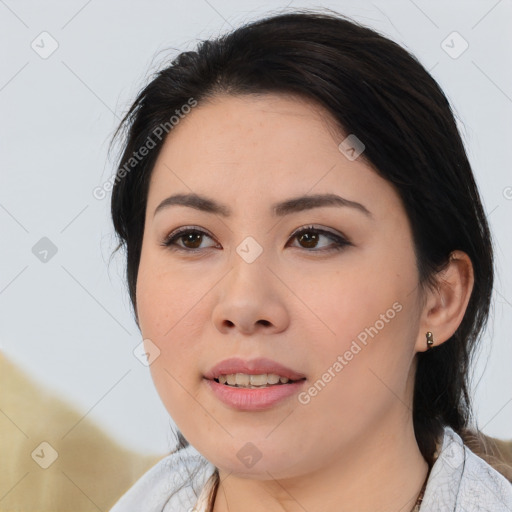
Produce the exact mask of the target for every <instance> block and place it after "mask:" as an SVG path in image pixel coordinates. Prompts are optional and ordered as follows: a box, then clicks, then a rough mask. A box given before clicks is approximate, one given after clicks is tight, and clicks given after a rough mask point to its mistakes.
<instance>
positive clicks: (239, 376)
mask: <svg viewBox="0 0 512 512" xmlns="http://www.w3.org/2000/svg"><path fill="white" fill-rule="evenodd" d="M305 381H306V376H305V375H304V374H303V373H299V372H297V371H295V370H292V369H291V368H288V367H286V366H284V365H282V364H281V363H278V362H277V361H273V360H271V359H266V358H258V359H251V360H249V361H246V360H243V359H240V358H236V357H235V358H230V359H226V360H224V361H221V362H220V363H218V364H216V365H215V366H214V367H213V368H212V369H211V370H210V371H208V372H207V373H206V374H205V375H204V382H205V384H207V386H208V388H209V389H210V391H211V392H212V393H213V395H214V396H216V397H217V398H218V399H219V400H220V401H221V402H223V403H224V404H226V405H228V406H230V407H232V408H234V409H237V410H240V411H262V410H266V409H269V408H271V407H274V406H277V405H278V404H280V403H282V402H284V401H285V400H287V399H290V398H291V397H292V396H293V395H295V394H296V393H298V392H299V391H300V389H302V387H303V386H304V385H305Z"/></svg>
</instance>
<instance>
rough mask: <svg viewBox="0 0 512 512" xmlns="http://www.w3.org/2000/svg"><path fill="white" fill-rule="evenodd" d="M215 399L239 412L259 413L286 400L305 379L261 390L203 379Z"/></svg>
mask: <svg viewBox="0 0 512 512" xmlns="http://www.w3.org/2000/svg"><path fill="white" fill-rule="evenodd" d="M204 380H205V381H206V384H207V385H208V386H209V387H210V389H211V390H212V391H213V393H214V394H215V395H216V396H217V398H218V399H219V400H220V401H221V402H223V403H225V404H226V405H230V406H231V407H234V408H235V409H239V410H241V411H261V410H263V409H268V408H269V407H272V406H274V405H276V404H277V403H279V402H281V401H282V400H284V399H285V398H288V397H290V396H292V395H294V394H295V393H297V391H298V390H299V389H300V388H301V387H302V386H303V385H304V383H305V382H306V380H305V379H303V380H299V381H296V382H292V383H289V384H278V385H275V386H269V387H268V388H261V389H254V388H253V389H248V388H234V387H231V386H226V385H225V384H220V383H219V382H216V381H214V380H210V379H204Z"/></svg>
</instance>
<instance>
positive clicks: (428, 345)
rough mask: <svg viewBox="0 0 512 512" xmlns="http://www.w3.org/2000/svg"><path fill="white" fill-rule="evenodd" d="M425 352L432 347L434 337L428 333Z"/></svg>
mask: <svg viewBox="0 0 512 512" xmlns="http://www.w3.org/2000/svg"><path fill="white" fill-rule="evenodd" d="M426 336H427V350H430V349H431V348H432V347H433V346H434V335H433V334H432V333H431V332H430V331H428V332H427V334H426Z"/></svg>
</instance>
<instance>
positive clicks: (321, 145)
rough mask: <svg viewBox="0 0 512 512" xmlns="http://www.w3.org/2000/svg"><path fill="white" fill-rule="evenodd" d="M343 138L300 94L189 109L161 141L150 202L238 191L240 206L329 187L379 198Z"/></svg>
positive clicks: (221, 100) (379, 183)
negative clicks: (347, 153)
mask: <svg viewBox="0 0 512 512" xmlns="http://www.w3.org/2000/svg"><path fill="white" fill-rule="evenodd" d="M344 138H345V135H344V134H343V133H342V132H341V130H340V129H339V128H337V126H336V123H335V121H334V119H333V118H332V116H331V115H330V114H329V113H328V112H327V111H325V110H324V109H323V108H322V107H320V106H318V105H317V104H316V103H313V102H311V101H307V100H305V99H304V98H301V97H291V96H282V95H250V96H228V95H225V96H219V97H215V98H213V100H212V101H208V102H206V103H200V104H198V105H197V106H196V107H194V108H192V109H191V112H190V113H189V114H187V115H185V116H183V119H181V120H180V122H179V123H178V124H177V125H176V126H175V127H174V128H173V129H172V131H171V132H170V133H169V135H168V136H167V138H166V140H165V143H164V144H163V146H162V149H161V151H160V154H159V157H158V159H157V162H156V164H155V167H154V169H153V173H152V178H151V185H150V193H149V197H148V204H150V205H151V204H154V203H155V202H156V201H158V199H160V200H161V198H162V197H163V196H164V195H168V193H169V192H173V191H177V192H185V193H190V192H193V193H200V194H206V195H212V193H214V194H215V195H223V196H224V197H226V198H227V199H229V197H230V194H231V196H233V194H236V195H237V196H239V198H238V200H236V198H234V197H232V198H233V200H234V201H235V200H236V202H240V201H241V202H242V203H243V198H244V197H245V196H251V197H254V196H256V195H259V196H261V197H262V198H264V197H270V196H272V195H273V196H274V197H275V198H276V199H279V198H284V197H290V196H299V195H303V194H306V193H308V192H311V193H326V192H332V191H333V190H338V191H339V192H344V195H345V196H347V194H352V195H357V194H360V192H361V191H362V190H363V189H365V190H366V191H367V193H369V194H376V193H377V192H378V191H380V193H381V195H382V193H383V187H385V186H386V182H385V181H384V180H383V179H382V178H380V177H379V176H378V175H377V174H376V173H375V172H374V171H373V169H371V168H370V167H369V165H367V164H366V163H365V162H363V160H362V158H358V159H356V160H353V161H350V160H349V159H348V158H346V156H344V154H343V153H342V152H341V151H340V150H339V147H338V146H339V144H340V143H341V141H343V139H344ZM388 187H389V185H388ZM213 191H214V192H213ZM240 198H242V199H240ZM355 200H357V199H355Z"/></svg>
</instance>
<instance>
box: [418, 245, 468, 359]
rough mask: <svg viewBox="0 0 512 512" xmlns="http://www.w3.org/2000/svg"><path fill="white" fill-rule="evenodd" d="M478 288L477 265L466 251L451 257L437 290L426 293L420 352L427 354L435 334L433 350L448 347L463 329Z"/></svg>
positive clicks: (439, 280) (439, 276)
mask: <svg viewBox="0 0 512 512" xmlns="http://www.w3.org/2000/svg"><path fill="white" fill-rule="evenodd" d="M473 284H474V273H473V265H472V263H471V259H470V258H469V256H468V255H467V254H466V253H465V252H462V251H453V252H452V253H451V254H450V260H449V263H448V266H447V267H446V268H445V269H444V270H443V271H441V272H439V274H438V275H437V285H436V289H434V290H428V291H426V292H425V293H426V299H425V301H424V306H423V310H422V313H421V319H420V330H419V332H418V339H417V340H416V350H417V351H418V352H424V351H425V350H427V348H428V346H427V341H426V333H427V331H431V332H432V334H433V338H434V345H433V348H435V347H436V346H438V345H440V344H441V343H444V342H445V341H446V340H448V339H450V337H451V336H452V335H453V334H454V333H455V331H456V330H457V328H458V327H459V325H460V323H461V322H462V319H463V318H464V313H465V312H466V308H467V305H468V302H469V299H470V297H471V292H472V290H473Z"/></svg>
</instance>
